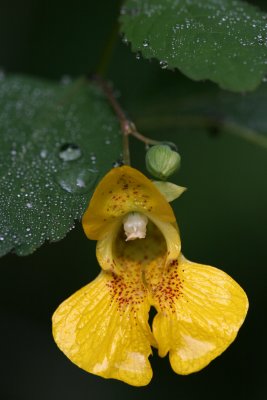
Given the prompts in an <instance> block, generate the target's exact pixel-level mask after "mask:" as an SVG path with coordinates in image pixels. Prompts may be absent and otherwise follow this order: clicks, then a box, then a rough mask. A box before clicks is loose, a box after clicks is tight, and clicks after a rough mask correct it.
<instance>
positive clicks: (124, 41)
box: [121, 35, 128, 44]
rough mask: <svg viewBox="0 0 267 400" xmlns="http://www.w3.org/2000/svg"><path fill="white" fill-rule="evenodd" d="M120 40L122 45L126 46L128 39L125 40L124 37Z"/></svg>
mask: <svg viewBox="0 0 267 400" xmlns="http://www.w3.org/2000/svg"><path fill="white" fill-rule="evenodd" d="M121 40H122V43H124V44H128V39H127V37H126V36H125V35H124V36H123V37H122V39H121Z"/></svg>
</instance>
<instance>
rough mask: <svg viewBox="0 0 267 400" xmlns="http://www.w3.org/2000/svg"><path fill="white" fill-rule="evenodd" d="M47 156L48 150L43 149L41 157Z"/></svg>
mask: <svg viewBox="0 0 267 400" xmlns="http://www.w3.org/2000/svg"><path fill="white" fill-rule="evenodd" d="M46 156H47V150H41V152H40V157H41V158H46Z"/></svg>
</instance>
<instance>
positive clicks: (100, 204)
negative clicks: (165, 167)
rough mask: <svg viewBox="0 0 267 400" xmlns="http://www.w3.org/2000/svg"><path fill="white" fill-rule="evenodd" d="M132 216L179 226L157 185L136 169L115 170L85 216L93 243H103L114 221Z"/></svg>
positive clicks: (86, 229)
mask: <svg viewBox="0 0 267 400" xmlns="http://www.w3.org/2000/svg"><path fill="white" fill-rule="evenodd" d="M129 212H140V213H144V214H146V215H147V216H148V217H149V216H150V215H152V216H155V217H157V218H159V219H160V220H161V221H163V222H171V223H174V222H175V216H174V214H173V211H172V208H171V207H170V205H169V204H168V202H167V201H166V199H165V198H164V196H163V195H162V194H161V193H160V192H159V190H158V189H157V188H156V187H155V185H154V184H153V183H152V182H151V181H150V180H149V179H148V178H146V177H145V176H144V175H143V174H142V173H141V172H139V171H137V170H136V169H134V168H131V167H128V166H123V167H118V168H113V169H112V170H111V171H109V172H108V173H107V175H106V176H105V177H104V178H103V179H102V180H101V182H100V183H99V184H98V186H97V188H96V190H95V192H94V194H93V197H92V199H91V201H90V204H89V206H88V208H87V210H86V212H85V214H84V216H83V219H82V223H83V229H84V231H85V233H86V235H87V236H88V238H89V239H96V240H99V239H102V238H103V237H104V235H105V233H106V232H108V231H110V230H112V229H113V223H114V221H115V220H116V219H118V218H122V217H123V216H124V215H125V214H127V213H129Z"/></svg>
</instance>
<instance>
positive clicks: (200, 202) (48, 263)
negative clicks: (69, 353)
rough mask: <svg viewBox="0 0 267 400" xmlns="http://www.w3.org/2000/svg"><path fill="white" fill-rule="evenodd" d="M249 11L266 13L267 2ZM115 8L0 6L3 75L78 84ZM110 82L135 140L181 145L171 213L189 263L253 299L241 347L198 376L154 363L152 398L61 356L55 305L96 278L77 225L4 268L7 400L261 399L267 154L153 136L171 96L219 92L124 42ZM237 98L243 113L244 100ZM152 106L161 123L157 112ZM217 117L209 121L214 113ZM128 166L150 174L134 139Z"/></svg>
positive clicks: (92, 63)
mask: <svg viewBox="0 0 267 400" xmlns="http://www.w3.org/2000/svg"><path fill="white" fill-rule="evenodd" d="M251 3H252V2H251ZM253 3H254V4H256V3H257V4H260V3H261V4H260V5H261V6H262V7H265V10H266V3H265V2H259V1H258V2H253ZM118 8H119V2H115V1H113V2H110V1H108V0H106V1H104V0H101V1H100V0H99V1H98V2H94V3H93V2H88V1H84V0H81V1H78V2H75V3H73V2H68V1H65V2H61V1H56V2H52V1H51V0H48V1H44V0H42V1H41V0H39V1H37V2H34V1H33V0H31V1H30V0H25V1H24V2H19V1H18V0H14V1H12V2H2V3H1V4H0V49H1V51H0V64H1V65H2V67H3V68H4V69H5V70H6V72H19V73H21V72H23V73H27V74H30V75H34V76H37V77H41V78H49V79H55V80H57V81H59V80H60V79H61V77H62V76H63V75H65V74H69V75H70V76H71V77H73V78H76V77H78V76H80V75H81V74H84V73H87V72H90V71H94V70H95V69H96V66H97V65H98V63H99V59H100V58H101V52H102V50H103V47H104V46H105V43H106V40H107V37H108V36H109V35H110V32H111V31H112V27H113V25H114V21H115V20H116V18H117V15H118ZM107 76H108V78H109V79H111V80H112V81H113V83H114V85H115V87H116V89H118V90H119V91H120V93H121V97H120V102H121V104H122V105H123V107H124V109H125V110H127V113H128V114H129V115H130V117H131V118H132V119H133V120H134V121H135V122H137V125H138V129H139V131H141V132H142V133H144V134H147V135H150V136H153V138H155V139H159V140H162V139H165V140H169V141H172V142H175V143H176V144H177V145H178V148H179V152H180V154H181V156H182V168H181V171H180V172H179V174H178V175H177V177H176V178H175V181H174V182H175V183H177V184H180V185H182V186H186V187H187V188H188V191H187V192H186V193H185V194H183V196H182V197H181V198H180V199H178V200H177V201H176V202H175V203H174V209H175V213H176V216H177V220H178V223H179V226H180V230H181V235H182V243H183V252H184V253H185V255H186V256H187V257H188V258H189V259H192V260H194V261H198V262H203V263H207V264H210V265H215V266H217V267H219V268H222V269H223V270H224V271H225V272H227V273H229V274H230V275H231V276H232V277H233V278H234V279H236V280H237V281H238V282H239V283H240V284H241V286H242V287H243V288H244V289H245V290H246V291H247V293H248V297H249V299H250V310H249V314H248V317H247V319H246V321H245V324H244V326H243V327H242V328H241V331H240V333H239V335H238V337H237V340H236V341H235V342H234V344H233V345H231V347H230V348H229V349H228V350H227V351H226V352H225V353H224V354H223V355H222V356H220V357H219V358H218V359H216V360H215V361H214V362H212V363H211V365H210V366H208V367H207V368H206V369H204V370H203V371H201V372H199V373H197V374H193V375H191V376H186V377H182V376H177V375H175V374H174V373H173V372H172V370H171V368H170V366H169V362H168V360H167V358H165V359H159V358H158V357H157V356H156V351H155V354H154V356H153V357H152V359H151V362H152V366H153V370H154V378H153V380H152V383H151V384H150V385H149V386H148V387H145V388H139V389H137V388H134V387H130V386H127V385H125V384H123V383H121V382H118V381H111V380H108V381H107V380H103V379H101V378H98V377H96V376H93V375H89V374H87V373H85V372H84V371H82V370H79V369H78V368H77V367H76V366H74V365H73V364H72V363H71V362H70V361H69V360H68V359H67V358H66V357H65V356H64V355H63V354H61V353H60V351H59V350H58V349H57V347H56V345H55V344H54V342H53V339H52V335H51V328H50V327H51V322H50V319H51V315H52V313H53V311H54V310H55V308H56V307H57V306H58V304H59V303H60V302H61V301H62V300H64V299H65V298H67V297H68V296H69V295H70V294H72V293H73V292H74V291H75V290H77V289H79V288H80V287H81V286H83V285H85V284H87V283H88V282H89V281H90V280H92V279H93V278H94V277H95V276H96V275H97V274H98V272H99V266H98V265H97V262H96V259H95V243H94V242H92V241H88V240H87V239H86V238H85V235H84V234H83V232H82V229H81V226H80V224H79V223H78V222H77V227H76V229H75V230H73V231H72V232H71V233H70V234H68V235H67V237H66V238H65V239H64V240H63V241H61V242H58V243H55V244H50V245H48V244H46V245H44V246H43V247H42V248H41V249H39V250H38V251H37V252H35V253H34V254H33V255H31V256H27V257H18V256H16V255H8V256H5V257H4V258H2V259H1V261H0V263H1V273H2V278H1V283H0V285H1V291H0V293H1V295H0V296H1V301H0V308H1V315H2V322H1V323H2V330H1V355H2V378H3V382H2V384H1V387H0V395H1V398H3V399H8V400H9V399H10V400H23V399H27V400H31V399H33V400H36V399H38V400H47V399H51V400H54V399H57V400H61V399H62V400H63V399H64V400H70V399H73V398H75V399H77V400H85V399H106V398H107V397H108V398H110V399H116V398H118V397H123V398H125V399H127V400H132V399H139V398H142V399H144V400H150V399H155V398H159V397H162V396H168V395H169V396H175V397H177V398H178V397H179V398H180V397H181V398H182V397H183V398H186V399H194V398H196V397H197V398H199V399H203V400H204V399H205V400H213V399H214V398H216V399H225V398H227V399H229V400H234V399H236V398H242V399H251V398H253V399H256V400H257V399H263V398H264V397H265V393H266V370H265V364H266V363H265V360H266V356H267V352H266V346H265V326H266V312H265V309H266V283H265V282H266V277H267V272H266V271H267V269H266V250H265V248H266V225H267V213H266V203H267V187H266V172H267V153H266V149H264V148H262V147H260V146H254V145H251V144H250V143H249V142H246V141H243V140H242V139H240V138H238V137H236V136H234V135H229V134H228V133H227V132H225V131H221V130H220V129H218V127H216V129H213V127H210V126H203V125H201V126H198V125H197V124H196V125H194V126H192V125H191V126H187V125H185V124H184V125H181V126H177V125H175V124H171V123H167V124H166V125H164V124H158V123H154V124H153V126H152V128H153V129H152V128H151V126H150V125H149V124H148V122H147V118H148V117H149V118H151V116H153V109H154V107H155V115H156V116H157V117H159V116H161V117H164V115H165V113H166V115H167V111H168V110H173V96H172V94H173V93H179V98H180V100H179V101H180V103H181V104H182V100H183V98H184V97H186V98H187V99H189V97H191V98H193V99H196V98H199V102H200V103H201V102H202V100H201V97H202V95H203V93H204V92H205V94H206V96H207V98H209V96H210V95H213V93H215V92H217V88H216V87H215V85H214V84H212V83H207V82H200V83H195V82H192V81H190V80H189V79H188V78H186V77H184V76H183V75H181V74H180V73H179V72H177V71H176V72H172V71H165V70H161V69H159V68H158V64H157V63H156V62H154V61H153V62H148V61H144V60H142V59H139V60H137V59H136V58H135V56H134V55H133V54H132V53H131V51H130V49H129V47H127V46H125V45H123V44H122V43H120V41H119V42H118V44H117V46H116V49H115V52H114V54H113V57H112V62H111V65H110V68H109V70H108V74H107ZM198 96H199V97H198ZM239 98H240V101H241V99H242V95H240V97H239ZM156 99H157V102H159V104H160V111H159V110H158V108H157V107H156V105H155V106H154V104H155V102H156ZM163 101H164V107H163V108H164V110H163V108H162V107H161V106H162V102H163ZM168 101H169V103H168ZM197 101H198V100H197ZM205 101H206V100H205ZM238 102H239V100H238V98H236V103H238ZM211 103H213V101H212V100H211ZM207 104H208V103H207ZM210 106H211V109H213V104H210ZM207 107H208V105H207ZM176 110H179V106H178V107H177V109H176ZM168 115H169V114H168ZM201 115H202V111H201ZM131 154H132V164H133V166H134V167H137V168H140V169H141V170H142V171H143V172H144V171H145V161H144V160H145V157H144V156H145V150H144V146H143V144H141V143H139V142H136V141H135V139H131ZM17 223H18V224H19V223H20V221H19V219H18V221H17Z"/></svg>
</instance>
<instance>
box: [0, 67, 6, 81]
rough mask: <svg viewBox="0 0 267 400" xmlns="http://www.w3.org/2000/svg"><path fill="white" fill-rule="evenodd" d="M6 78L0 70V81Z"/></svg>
mask: <svg viewBox="0 0 267 400" xmlns="http://www.w3.org/2000/svg"><path fill="white" fill-rule="evenodd" d="M5 77H6V74H5V71H4V70H3V69H1V68H0V81H3V80H4V79H5Z"/></svg>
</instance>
